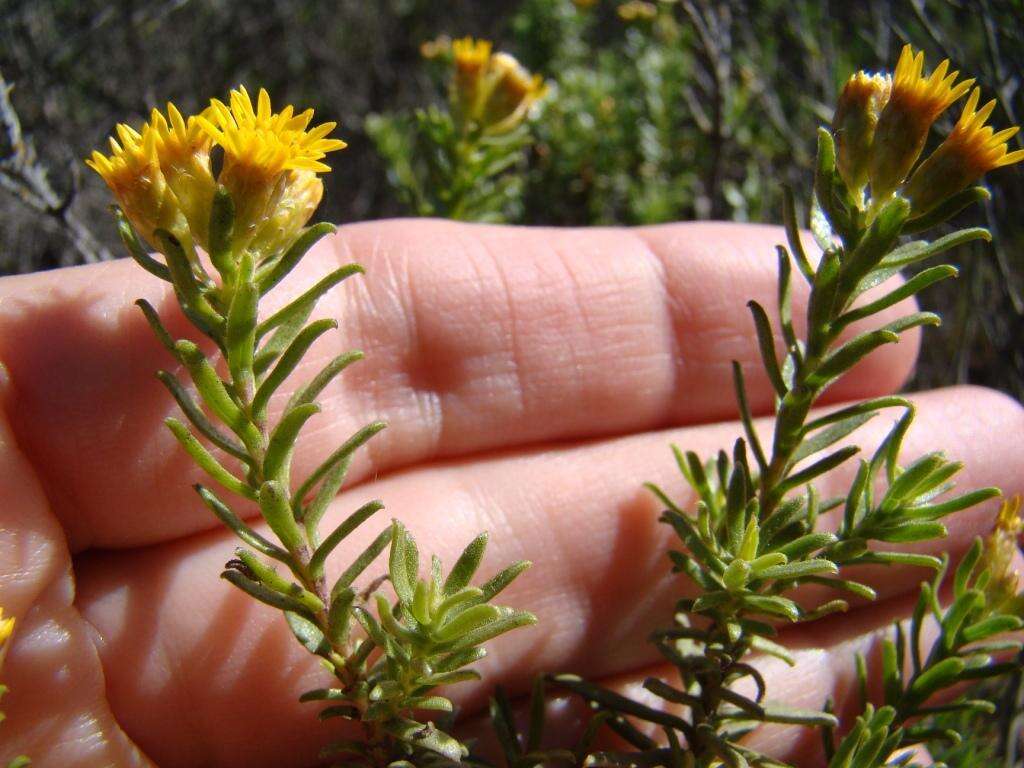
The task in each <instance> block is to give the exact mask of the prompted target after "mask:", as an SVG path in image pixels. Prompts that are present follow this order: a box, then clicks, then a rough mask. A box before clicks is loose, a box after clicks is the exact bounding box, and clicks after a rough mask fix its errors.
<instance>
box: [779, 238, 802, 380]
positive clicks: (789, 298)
mask: <svg viewBox="0 0 1024 768" xmlns="http://www.w3.org/2000/svg"><path fill="white" fill-rule="evenodd" d="M775 252H776V255H777V256H778V260H779V287H778V294H777V297H776V298H777V300H778V304H779V327H780V328H781V329H782V338H783V340H784V341H785V342H786V347H787V349H788V350H789V351H791V352H792V351H793V350H794V349H796V348H797V347H798V346H799V339H797V336H796V331H795V330H793V286H792V274H793V267H792V265H791V264H790V261H789V251H787V250H786V249H785V248H784V247H783V246H781V245H777V246H775ZM783 379H785V376H783Z"/></svg>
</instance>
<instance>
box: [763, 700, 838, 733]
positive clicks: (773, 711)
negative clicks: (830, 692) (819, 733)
mask: <svg viewBox="0 0 1024 768" xmlns="http://www.w3.org/2000/svg"><path fill="white" fill-rule="evenodd" d="M761 707H762V709H763V710H764V720H765V722H768V723H786V724H788V725H804V726H808V727H815V728H838V727H839V719H838V718H837V717H836V716H835V715H833V714H831V713H829V712H819V711H817V710H814V709H799V708H797V707H790V706H787V705H785V704H778V703H775V702H771V701H766V702H764V703H763V704H762V705H761Z"/></svg>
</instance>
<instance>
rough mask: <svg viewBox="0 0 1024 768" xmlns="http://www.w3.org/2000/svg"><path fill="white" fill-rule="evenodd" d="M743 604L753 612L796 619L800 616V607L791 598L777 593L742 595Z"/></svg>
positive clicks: (791, 619)
mask: <svg viewBox="0 0 1024 768" xmlns="http://www.w3.org/2000/svg"><path fill="white" fill-rule="evenodd" d="M741 600H742V602H743V604H744V606H745V607H746V608H748V609H749V610H750V611H751V612H753V613H764V614H768V615H771V616H781V617H783V618H786V619H789V620H790V621H796V620H797V619H799V618H800V609H799V608H798V607H797V605H796V603H794V602H793V601H792V600H790V599H788V598H785V597H779V596H777V595H774V596H772V595H752V594H747V595H743V596H742V598H741Z"/></svg>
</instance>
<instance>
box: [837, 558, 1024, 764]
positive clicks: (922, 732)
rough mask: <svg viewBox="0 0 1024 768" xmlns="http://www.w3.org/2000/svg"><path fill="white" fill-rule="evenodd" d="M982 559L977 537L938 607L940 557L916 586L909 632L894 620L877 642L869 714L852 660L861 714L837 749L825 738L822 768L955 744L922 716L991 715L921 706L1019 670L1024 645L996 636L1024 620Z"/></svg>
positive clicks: (973, 703) (987, 709)
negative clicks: (926, 639) (876, 676)
mask: <svg viewBox="0 0 1024 768" xmlns="http://www.w3.org/2000/svg"><path fill="white" fill-rule="evenodd" d="M983 554H984V547H983V543H982V540H981V539H978V540H976V541H975V543H974V545H973V546H972V548H971V549H970V550H969V551H968V553H967V554H966V555H965V556H964V558H963V560H961V562H960V564H959V565H958V566H957V568H956V571H955V572H954V574H953V577H952V588H953V596H952V597H953V599H952V602H950V604H949V605H948V606H946V607H945V608H943V607H942V606H941V605H940V603H939V587H940V586H941V585H942V583H943V578H944V576H945V575H946V571H947V565H948V559H946V558H944V559H943V561H942V565H941V567H940V568H939V570H938V572H937V573H936V574H935V577H934V579H933V580H932V581H931V582H924V583H923V584H922V585H921V592H920V596H919V598H918V601H917V605H916V606H915V609H914V613H913V615H912V617H911V619H910V622H909V627H908V628H907V629H906V630H905V629H904V627H903V626H902V625H901V624H899V623H897V624H896V625H895V628H894V632H893V637H892V638H886V639H885V640H884V641H883V642H882V648H881V683H882V696H881V701H880V702H879V706H878V707H877V709H876V708H874V707H872V705H871V704H870V703H868V687H869V681H868V676H867V664H866V662H865V660H864V658H863V657H859V658H858V679H859V681H860V688H861V697H862V699H863V701H864V702H865V704H864V707H865V709H864V714H863V715H861V716H860V717H859V718H858V720H857V722H856V724H855V725H854V727H853V729H851V731H850V732H849V733H848V734H847V735H846V736H845V737H844V738H843V739H842V740H841V741H839V743H838V744H836V741H835V738H834V735H833V734H831V733H827V734H826V735H825V749H826V754H827V756H828V758H829V763H828V768H876V767H879V766H884V765H896V764H902V763H891V762H888V759H889V756H890V755H892V754H893V753H895V752H897V751H899V750H901V749H902V748H904V747H907V746H911V745H914V744H920V743H935V744H944V745H946V746H954V747H955V746H957V745H959V744H960V743H961V741H962V736H961V734H960V733H959V732H958V731H956V730H954V729H951V728H946V727H941V722H940V723H939V724H938V725H937V721H936V720H935V719H929V717H930V716H933V715H939V714H942V715H945V714H949V713H978V714H984V715H993V714H994V713H995V711H996V706H995V704H994V703H993V702H991V701H989V700H987V699H974V698H959V699H955V700H953V701H952V702H950V703H945V704H943V703H940V704H930V703H929V702H931V701H933V700H934V699H935V698H940V699H941V698H943V697H945V698H949V696H950V692H951V691H952V690H954V689H956V688H957V687H962V686H963V685H965V684H968V683H976V682H978V681H987V680H993V679H997V678H999V677H1002V676H1005V675H1008V674H1013V673H1015V672H1017V671H1019V669H1020V665H1019V663H1018V662H1016V661H1013V660H1012V659H1013V658H1014V657H1015V656H1016V655H1017V654H1019V653H1020V650H1021V648H1022V646H1024V643H1022V642H1021V641H1019V640H1015V639H1000V636H1002V635H1005V634H1006V633H1009V632H1016V631H1018V630H1020V629H1021V628H1024V619H1022V618H1021V617H1020V615H1019V606H1015V605H1012V604H1011V605H1007V604H1005V603H1004V602H1003V601H1001V600H1000V599H999V593H998V590H996V589H993V586H994V583H995V582H997V581H998V580H999V578H1000V577H1001V574H999V573H997V572H996V571H995V570H994V569H993V567H992V566H991V565H990V563H988V562H986V560H985V558H984V556H983ZM929 625H930V626H932V627H934V628H935V629H936V637H935V640H934V641H933V642H932V644H931V646H930V647H929V649H928V650H927V653H925V652H924V651H923V642H922V636H923V635H924V634H925V632H926V631H928V628H929Z"/></svg>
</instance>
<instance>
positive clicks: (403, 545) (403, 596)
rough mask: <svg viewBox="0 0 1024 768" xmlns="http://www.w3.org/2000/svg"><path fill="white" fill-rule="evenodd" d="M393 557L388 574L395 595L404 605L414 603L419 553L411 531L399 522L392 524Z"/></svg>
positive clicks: (390, 559)
mask: <svg viewBox="0 0 1024 768" xmlns="http://www.w3.org/2000/svg"><path fill="white" fill-rule="evenodd" d="M391 527H392V536H391V555H390V558H389V561H388V563H389V564H388V573H389V575H390V577H391V584H392V586H393V587H394V588H395V593H396V594H397V595H398V598H399V600H401V601H402V604H403V605H409V604H411V603H412V599H413V596H414V595H415V592H416V582H417V581H418V579H419V553H418V551H417V549H416V542H415V541H413V539H412V537H411V536H409V531H408V530H407V529H406V527H405V526H404V525H402V524H401V523H400V522H399V521H398V520H394V521H393V522H392V524H391Z"/></svg>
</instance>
